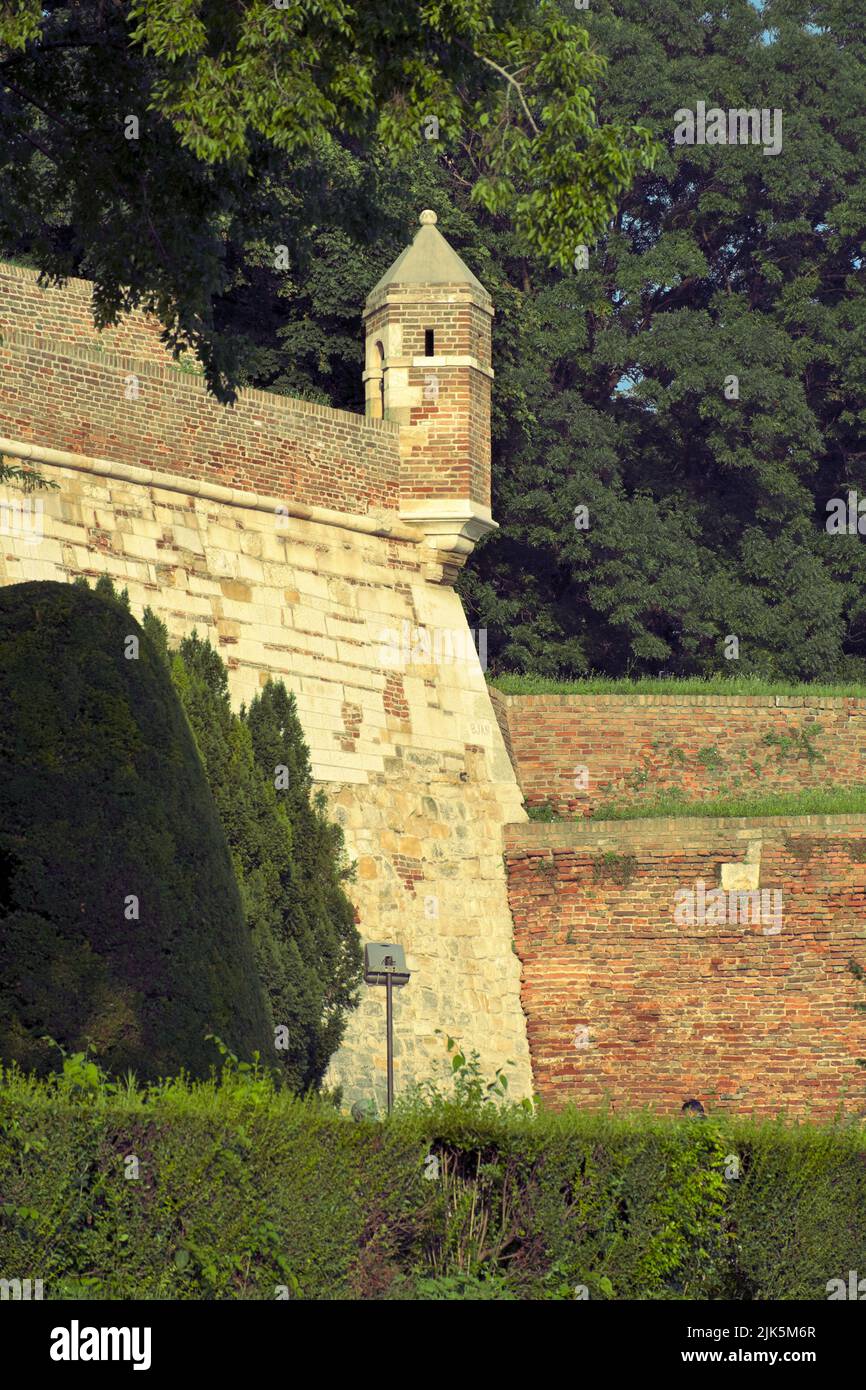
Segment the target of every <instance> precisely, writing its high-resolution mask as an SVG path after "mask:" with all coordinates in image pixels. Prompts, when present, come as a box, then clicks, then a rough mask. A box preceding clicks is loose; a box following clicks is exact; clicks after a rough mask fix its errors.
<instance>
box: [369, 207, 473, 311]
mask: <svg viewBox="0 0 866 1390" xmlns="http://www.w3.org/2000/svg"><path fill="white" fill-rule="evenodd" d="M418 221H419V222H420V223H421V226H420V227H419V228H418V231H417V232H416V233H415V236H414V237H413V239H412V242H411V244H410V245H409V246H407V247H406V249H405V251H402V252H401V253H400V255H399V256H398V257H397V259H396V261H394V263H393V265H391V266H390V267H389V268H388V270H386V271H385V274H384V275H383V276H382V278H381V280H379V282H378V284H376V285H374V286H373V289H372V290H371V291H370V293H369V295H368V296H367V302H368V304H369V303H370V301H371V300H372V299H374V298H378V297H379V296H380V295H381V294H382V292H383V291H384V290H387V289H388V288H390V287H391V286H392V285H466V286H467V287H471V288H472V289H473V290H475V291H476V292H477V293H480V294H481V295H483V296H484V298H485V299H488V298H489V296H488V294H487V291H486V290H485V288H484V286H483V285H482V283H481V281H480V280H478V279H477V278H476V276H474V275H473V274H472V271H471V270H470V269H469V267H468V266H467V265H465V264H464V262H463V261H461V259H460V257H459V256H458V254H457V252H456V251H455V250H454V248H453V246H449V244H448V242H447V241H446V240H445V238H444V236H443V235H442V233H441V232H440V231H439V228H438V227H437V226H436V223H437V221H438V218H437V216H436V213H435V212H434V211H433V210H432V208H425V209H424V211H423V212H422V213H421V214H420V216H419V218H418Z"/></svg>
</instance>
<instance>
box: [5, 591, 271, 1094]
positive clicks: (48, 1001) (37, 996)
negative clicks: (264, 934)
mask: <svg viewBox="0 0 866 1390" xmlns="http://www.w3.org/2000/svg"><path fill="white" fill-rule="evenodd" d="M98 588H99V592H98V593H97V594H93V593H91V592H90V591H89V590H88V589H87V586H86V584H85V585H62V584H54V583H29V584H18V585H11V586H8V587H6V588H3V589H0V779H2V804H3V821H2V826H0V923H2V931H0V1057H2V1058H3V1059H4V1060H5V1061H7V1062H8V1061H10V1060H13V1059H15V1060H17V1061H19V1062H20V1063H21V1065H22V1066H25V1067H28V1068H30V1067H32V1068H35V1069H37V1070H39V1071H44V1070H46V1069H50V1068H52V1067H55V1066H57V1067H59V1066H60V1059H59V1056H55V1055H54V1054H53V1052H52V1050H51V1043H50V1040H51V1039H55V1040H56V1042H57V1043H58V1044H60V1045H61V1055H62V1049H66V1051H68V1052H70V1053H72V1054H77V1055H78V1056H79V1058H80V1057H81V1055H83V1054H84V1053H86V1052H87V1050H88V1047H91V1048H92V1050H93V1052H94V1054H95V1055H96V1056H97V1057H98V1058H99V1059H100V1061H101V1063H102V1064H103V1065H104V1066H105V1067H106V1068H107V1069H108V1070H109V1071H111V1072H112V1073H113V1074H115V1075H118V1074H121V1073H123V1072H125V1071H127V1070H128V1069H132V1070H134V1071H135V1072H136V1073H137V1074H138V1075H139V1076H140V1077H142V1078H154V1077H157V1076H160V1075H164V1074H166V1073H168V1072H174V1071H177V1070H178V1068H181V1067H183V1068H186V1069H187V1070H188V1071H189V1072H191V1073H192V1074H194V1075H198V1076H203V1075H207V1073H208V1070H209V1068H210V1066H211V1064H212V1062H213V1060H214V1056H215V1054H214V1052H213V1049H212V1048H211V1047H210V1045H209V1044H208V1043H207V1042H206V1040H205V1034H206V1033H207V1032H208V1031H209V1030H218V1031H219V1033H220V1035H221V1036H222V1037H224V1038H226V1039H227V1041H228V1043H229V1044H230V1045H231V1046H232V1047H233V1049H234V1050H235V1051H236V1052H237V1053H238V1054H239V1055H240V1056H243V1057H249V1056H250V1055H251V1054H252V1052H253V1051H254V1050H256V1049H261V1048H264V1047H266V1046H267V1045H268V1044H269V1042H270V1038H269V1036H268V1016H267V1010H266V1004H265V999H264V996H263V994H262V990H261V985H260V983H259V980H258V978H257V976H256V971H255V966H254V962H253V956H252V951H251V948H250V942H249V934H248V932H247V931H246V928H245V925H244V920H243V915H242V909H241V903H240V899H239V896H238V891H237V887H236V885H235V882H234V878H233V875H232V870H231V863H230V860H229V855H228V850H227V847H226V841H225V837H224V835H223V832H222V829H221V826H220V824H219V821H218V819H217V816H216V812H215V809H214V805H213V800H212V798H211V795H210V793H209V791H208V787H207V783H206V781H205V778H204V774H203V772H202V768H201V764H200V762H199V760H198V757H197V755H196V750H195V745H194V743H193V740H192V737H191V735H190V731H189V727H188V725H187V722H186V720H185V719H184V715H183V711H182V709H181V707H180V704H179V702H178V700H177V698H176V696H175V693H174V691H173V690H172V687H171V683H170V681H169V679H168V675H167V672H166V671H165V669H164V666H163V664H162V662H161V661H160V659H159V656H158V654H157V652H156V651H155V650H154V648H153V647H152V645H151V643H150V642H149V640H148V638H147V636H146V634H145V633H144V632H143V631H142V629H141V628H140V627H139V625H138V624H137V623H136V622H135V620H134V619H133V618H132V616H131V615H130V613H129V612H128V608H127V607H125V606H124V604H123V602H121V601H120V600H118V599H117V598H116V597H114V596H113V591H112V593H111V594H108V593H107V592H106V588H105V585H102V586H101V587H99V586H98ZM133 638H134V639H135V640H136V641H137V642H138V653H137V655H133V650H132V648H131V646H130V639H133ZM133 899H135V900H136V901H135V902H134V903H133V901H132V900H133ZM76 1065H77V1064H76ZM72 1066H73V1063H72V1062H69V1061H67V1067H72ZM89 1066H90V1063H87V1065H86V1066H84V1065H83V1064H82V1067H79V1072H80V1075H79V1080H80V1082H81V1083H82V1084H84V1083H85V1082H86V1079H87V1077H88V1076H90V1077H91V1079H92V1073H91V1072H90V1071H89V1070H88V1068H89ZM82 1068H83V1069H82Z"/></svg>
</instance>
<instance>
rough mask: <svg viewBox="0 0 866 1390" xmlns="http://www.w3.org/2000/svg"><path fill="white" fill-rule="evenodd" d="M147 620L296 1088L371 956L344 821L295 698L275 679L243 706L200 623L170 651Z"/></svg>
mask: <svg viewBox="0 0 866 1390" xmlns="http://www.w3.org/2000/svg"><path fill="white" fill-rule="evenodd" d="M144 630H145V631H146V632H147V633H148V635H149V636H150V638H151V640H152V641H153V643H154V646H155V647H156V649H157V650H158V651H159V652H160V654H161V657H162V659H163V661H164V662H166V663H167V664H168V665H169V666H170V669H171V676H172V680H173V682H174V685H175V689H176V690H177V693H178V695H179V697H180V700H181V704H182V705H183V708H184V710H185V712H186V715H187V718H188V720H189V724H190V727H191V729H192V732H193V735H194V737H195V741H196V745H197V747H198V750H199V754H200V756H201V759H202V762H203V764H204V768H205V772H206V774H207V779H208V782H209V784H210V789H211V792H212V794H213V798H214V801H215V803H216V809H217V812H218V814H219V818H220V821H221V823H222V827H223V830H224V832H225V836H226V840H227V842H228V846H229V850H230V852H231V856H232V863H233V865H234V870H235V877H236V880H237V883H238V885H239V888H240V894H241V900H242V903H243V909H244V915H245V917H246V922H247V925H248V928H249V931H250V934H251V937H252V942H253V948H254V952H255V959H256V964H257V967H258V971H259V975H260V978H261V980H262V982H263V984H264V987H265V991H266V994H267V998H268V1001H269V1005H270V1012H271V1015H272V1023H273V1025H274V1026H275V1027H277V1028H284V1029H285V1030H286V1034H285V1035H280V1036H279V1039H278V1040H279V1041H280V1042H281V1043H282V1044H283V1045H282V1046H280V1047H279V1048H278V1050H277V1051H276V1052H275V1053H274V1051H273V1047H272V1048H271V1051H270V1054H269V1055H273V1056H275V1058H276V1061H277V1062H278V1064H279V1066H280V1069H281V1071H282V1073H283V1075H284V1077H285V1079H286V1081H287V1082H288V1084H289V1085H291V1086H292V1087H293V1088H294V1089H297V1090H306V1089H308V1088H311V1087H318V1086H319V1085H321V1082H322V1079H323V1077H324V1075H325V1072H326V1070H327V1067H328V1063H329V1062H330V1059H331V1057H332V1055H333V1054H334V1052H335V1051H336V1050H337V1048H338V1047H339V1045H340V1041H341V1039H342V1037H343V1034H344V1032H345V1029H346V1019H347V1014H348V1012H349V1011H350V1010H351V1009H353V1008H354V1007H355V1006H356V1004H357V1002H358V992H357V986H358V984H359V981H360V978H361V969H362V959H363V957H362V950H361V944H360V938H359V936H358V931H357V928H356V926H355V918H354V909H353V907H352V905H351V903H350V901H349V899H348V898H347V896H346V893H345V891H344V887H343V885H344V883H345V882H346V880H347V878H349V876H350V871H349V869H348V867H347V864H346V856H345V850H344V845H343V836H342V831H341V830H340V827H339V826H338V825H335V824H333V823H332V822H331V821H330V820H329V819H328V815H327V808H326V804H325V799H324V795H323V794H322V793H321V792H320V793H318V794H314V792H313V789H312V778H311V774H310V761H309V752H308V749H307V746H306V744H305V742H304V737H303V731H302V729H301V725H300V721H299V719H298V715H297V710H296V706H295V698H294V696H293V695H290V694H289V693H288V692H287V691H286V689H285V687H284V686H283V684H282V682H278V683H274V682H271V683H269V684H268V685H266V686H265V687H264V689H263V690H262V691H261V693H260V694H259V695H257V696H256V697H255V699H254V700H253V702H252V704H251V705H250V708H249V710H245V709H242V710H241V712H240V714H235V713H234V712H233V711H232V709H231V705H230V701H229V691H228V673H227V671H226V667H225V664H224V662H223V660H222V658H221V657H220V655H219V653H218V652H217V651H215V650H214V649H213V647H212V646H211V645H210V642H208V641H207V640H206V639H202V638H200V637H199V636H198V635H197V634H196V633H193V634H192V636H191V637H188V638H185V639H184V640H183V641H182V642H181V643H180V646H179V647H178V649H177V651H176V652H170V651H169V645H168V637H167V633H166V630H165V627H164V625H163V624H162V623H161V622H160V621H159V620H158V619H157V618H156V617H155V615H154V614H153V613H152V612H151V611H150V610H148V611H147V612H146V613H145V616H144ZM274 1036H275V1037H276V1036H277V1035H274Z"/></svg>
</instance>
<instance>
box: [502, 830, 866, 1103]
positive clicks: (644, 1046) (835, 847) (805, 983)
mask: <svg viewBox="0 0 866 1390" xmlns="http://www.w3.org/2000/svg"><path fill="white" fill-rule="evenodd" d="M506 862H507V865H508V882H509V895H510V901H511V909H512V914H513V918H514V927H515V940H516V944H517V950H518V953H519V955H520V957H521V960H522V962H523V967H524V977H523V1001H524V1007H525V1009H526V1012H527V1015H528V1019H529V1025H528V1026H529V1037H530V1049H531V1053H532V1060H533V1073H534V1076H535V1084H536V1088H537V1089H538V1090H539V1091H540V1093H541V1095H542V1096H544V1097H545V1098H546V1099H547V1100H548V1101H550V1102H552V1103H554V1104H557V1105H559V1104H562V1103H563V1102H565V1101H566V1100H573V1101H574V1102H575V1103H576V1104H578V1105H581V1106H587V1105H594V1104H600V1103H602V1102H605V1101H610V1102H611V1103H612V1104H613V1105H614V1107H615V1108H633V1107H638V1106H644V1105H646V1106H649V1107H651V1108H653V1109H654V1110H657V1111H662V1112H671V1113H673V1112H676V1111H678V1110H679V1109H680V1107H681V1105H682V1104H683V1101H685V1100H687V1099H690V1098H692V1097H697V1098H698V1099H699V1100H701V1101H703V1103H704V1104H705V1105H706V1106H707V1107H708V1109H709V1110H710V1111H716V1110H728V1111H736V1112H737V1113H749V1112H754V1113H756V1114H759V1115H770V1114H775V1113H778V1112H780V1111H783V1110H787V1111H789V1112H790V1113H791V1114H796V1115H806V1114H809V1113H811V1114H813V1115H814V1116H822V1117H824V1118H827V1117H830V1116H831V1115H833V1114H834V1113H835V1112H836V1110H837V1109H838V1108H842V1109H844V1110H845V1111H846V1112H849V1113H853V1114H863V1113H866V1071H864V1069H863V1068H862V1067H859V1066H858V1065H857V1062H856V1058H858V1057H866V1015H864V1014H863V1013H860V1012H858V1011H857V1010H856V1009H855V1007H854V1006H855V1004H856V1003H858V1002H860V1003H863V1002H866V986H864V985H863V984H859V983H858V982H857V981H856V980H855V979H854V977H853V976H852V974H851V973H850V971H849V969H848V963H849V961H850V960H851V959H854V960H856V961H858V962H859V963H860V964H861V965H863V966H866V816H834V817H820V816H811V817H808V816H804V817H798V818H794V819H790V820H781V819H777V818H768V819H764V820H759V819H754V820H753V819H749V820H707V819H697V818H696V819H684V820H642V821H628V822H622V821H616V822H612V821H609V822H598V823H593V824H587V823H584V822H577V823H575V822H571V823H568V824H538V823H534V824H532V823H531V824H524V825H511V826H508V827H506ZM701 883H702V884H703V885H704V891H705V894H709V893H710V891H711V890H714V889H718V888H719V886H720V883H727V884H734V885H740V886H741V887H742V886H744V885H745V884H746V883H749V884H751V885H754V886H755V887H756V889H757V890H758V891H764V890H766V892H767V896H766V898H764V899H763V900H761V899H759V900H757V902H763V905H764V911H763V914H762V916H761V920H758V915H759V912H760V908H757V905H756V900H754V899H751V900H750V901H749V902H748V904H747V903H745V902H743V903H742V904H741V902H740V899H739V897H738V899H737V906H736V907H735V908H734V907H732V904H731V899H730V894H729V893H728V894H726V899H725V901H724V902H723V903H722V904H721V907H720V906H718V905H717V906H716V907H715V908H713V907H712V906H711V904H712V902H713V900H712V899H709V903H708V905H707V907H706V908H705V910H704V912H703V914H701V911H700V904H701V902H702V901H705V899H702V898H701V897H700V888H699V887H698V885H699V884H701ZM683 890H685V891H686V892H687V893H690V894H694V897H690V898H687V899H684V897H683ZM774 891H780V892H781V894H782V898H781V902H779V900H778V899H774V898H773V897H772V896H771V895H772V893H773V892H774ZM678 893H679V894H680V896H679V897H678V896H677V894H678ZM684 901H685V902H686V903H691V904H693V911H692V913H691V920H689V914H688V912H687V911H685V909H684V907H683V903H684ZM717 904H718V900H717ZM779 907H780V916H778V917H777V916H776V915H775V912H776V908H779ZM756 908H757V910H756ZM722 911H724V913H725V917H726V920H725V921H723V922H721V923H720V924H715V917H714V913H715V914H716V916H718V914H719V913H720V912H722ZM702 915H703V919H704V920H701V916H702ZM741 919H745V920H741Z"/></svg>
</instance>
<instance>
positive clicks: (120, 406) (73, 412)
mask: <svg viewBox="0 0 866 1390" xmlns="http://www.w3.org/2000/svg"><path fill="white" fill-rule="evenodd" d="M83 283H84V282H82V281H74V282H73V283H72V288H71V289H70V290H69V292H68V307H69V313H68V317H66V316H65V315H64V307H65V305H66V304H67V290H66V289H64V290H57V289H53V290H51V289H48V290H42V289H40V288H39V286H38V285H37V283H36V277H35V275H33V274H32V273H31V272H29V271H21V270H18V269H16V268H15V267H11V266H0V333H2V344H0V372H2V375H3V390H2V393H0V434H2V435H4V436H6V437H8V438H15V439H20V440H24V441H27V442H33V443H39V444H46V445H49V446H52V445H53V446H54V447H55V448H57V447H60V445H59V444H58V441H62V447H63V448H64V449H66V450H68V451H70V452H72V453H81V454H89V455H94V456H96V457H98V458H107V459H113V460H115V461H118V462H123V463H129V464H134V465H136V466H138V467H141V468H153V469H156V470H158V471H160V472H165V473H177V474H180V475H182V476H183V477H185V478H199V479H207V480H209V481H211V482H214V483H218V484H221V485H223V486H225V487H234V488H240V489H242V490H244V491H249V492H258V493H264V494H268V495H275V496H277V497H286V498H291V499H292V500H293V501H295V502H300V503H306V504H309V505H313V506H315V505H319V506H323V507H331V508H333V509H334V510H336V511H345V512H349V513H351V514H353V515H365V514H366V513H368V512H371V511H377V510H379V511H381V510H390V511H396V510H397V509H398V507H399V495H398V488H399V469H400V460H399V453H398V436H399V429H398V426H397V425H395V424H393V423H391V422H390V421H387V420H366V419H364V418H362V417H361V416H358V415H352V414H350V413H349V412H348V411H344V410H331V409H330V408H329V407H328V406H321V405H317V404H315V403H313V402H308V401H295V400H291V399H290V398H288V397H285V396H274V395H270V394H268V393H267V392H265V391H243V392H242V393H241V394H240V396H239V398H238V400H237V403H236V404H235V405H234V406H232V407H225V406H222V405H220V404H219V403H218V402H217V401H216V400H215V399H214V398H213V396H211V395H210V394H209V393H208V392H207V390H206V388H205V386H204V383H203V381H202V380H201V379H200V378H199V377H197V376H196V375H194V374H191V373H188V372H184V371H182V370H181V369H180V368H179V367H178V366H177V365H176V364H175V363H174V362H173V361H172V360H171V359H170V358H169V356H168V355H167V353H166V349H165V348H164V347H163V346H162V344H161V343H160V341H159V336H158V334H155V333H154V332H153V331H150V332H148V330H147V328H146V326H145V325H146V324H147V322H148V320H147V319H146V317H145V316H144V315H132V316H131V322H130V324H129V325H128V326H125V325H121V326H120V327H118V328H117V329H114V330H107V331H106V333H105V335H100V334H98V333H97V332H96V330H95V329H94V327H93V323H92V320H91V322H90V324H89V326H88V325H87V324H86V323H85V322H84V318H85V316H84V313H83V309H84V304H85V302H86V295H85V294H84V293H83V292H82V285H83ZM85 288H87V287H86V286H85ZM10 290H11V291H12V292H13V294H12V298H11V299H8V300H7V294H8V293H9V291H10ZM43 301H45V302H46V303H47V307H43ZM22 324H26V325H27V327H26V328H24V327H22ZM31 324H32V325H33V327H32V329H31V327H30V325H31ZM103 337H104V338H105V339H107V341H105V342H104V341H103ZM139 351H140V352H142V353H144V354H145V355H144V356H142V357H138V356H137V355H133V354H137V353H138V352H139Z"/></svg>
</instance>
